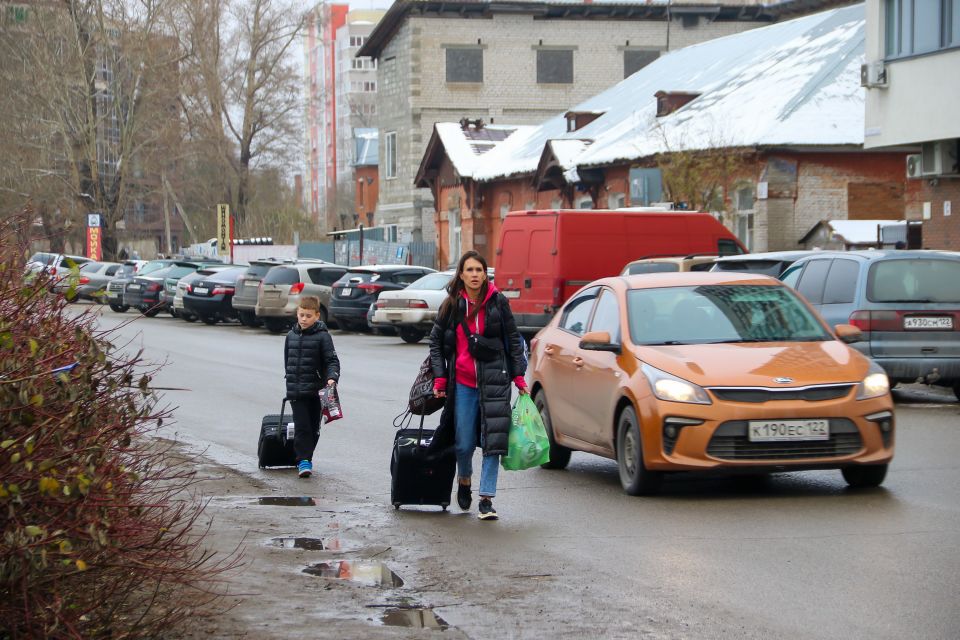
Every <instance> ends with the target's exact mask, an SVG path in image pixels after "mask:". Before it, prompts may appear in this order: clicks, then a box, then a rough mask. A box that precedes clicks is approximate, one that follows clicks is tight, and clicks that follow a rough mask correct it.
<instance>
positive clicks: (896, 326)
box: [849, 311, 903, 332]
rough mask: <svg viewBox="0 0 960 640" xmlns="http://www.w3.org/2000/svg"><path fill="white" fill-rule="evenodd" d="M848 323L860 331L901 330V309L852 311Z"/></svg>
mask: <svg viewBox="0 0 960 640" xmlns="http://www.w3.org/2000/svg"><path fill="white" fill-rule="evenodd" d="M849 322H850V324H852V325H853V326H855V327H856V328H858V329H860V331H864V332H867V331H903V312H902V311H854V312H853V313H851V314H850V320H849Z"/></svg>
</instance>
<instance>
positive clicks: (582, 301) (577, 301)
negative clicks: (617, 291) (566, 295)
mask: <svg viewBox="0 0 960 640" xmlns="http://www.w3.org/2000/svg"><path fill="white" fill-rule="evenodd" d="M599 292H600V287H592V288H590V289H587V290H586V291H584V292H583V293H581V294H580V295H578V296H576V297H574V298H573V299H571V300H570V302H568V303H567V306H566V307H564V308H563V317H562V318H560V328H561V329H564V330H566V331H569V332H570V333H572V334H574V335H578V336H582V335H583V334H584V333H585V332H586V330H587V321H588V320H590V311H592V310H593V301H594V300H595V299H596V298H597V293H599Z"/></svg>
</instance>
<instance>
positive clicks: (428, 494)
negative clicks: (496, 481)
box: [390, 416, 457, 511]
mask: <svg viewBox="0 0 960 640" xmlns="http://www.w3.org/2000/svg"><path fill="white" fill-rule="evenodd" d="M424 417H425V416H420V428H419V429H403V428H401V429H398V430H397V434H396V435H395V436H394V438H393V455H392V456H391V458H390V476H391V482H390V502H392V503H393V506H394V508H395V509H399V508H400V505H403V504H417V505H423V504H435V505H437V506H439V507H442V508H443V510H444V511H446V510H447V507H449V506H450V495H451V494H452V493H453V476H454V474H455V473H456V470H457V460H456V457H455V456H453V455H452V454H450V453H443V454H434V453H431V452H429V450H428V447H429V444H430V440H431V439H432V438H433V434H434V431H435V430H434V429H424V428H423V420H424Z"/></svg>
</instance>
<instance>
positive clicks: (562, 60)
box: [537, 49, 573, 84]
mask: <svg viewBox="0 0 960 640" xmlns="http://www.w3.org/2000/svg"><path fill="white" fill-rule="evenodd" d="M537 82H538V83H540V84H573V49H537Z"/></svg>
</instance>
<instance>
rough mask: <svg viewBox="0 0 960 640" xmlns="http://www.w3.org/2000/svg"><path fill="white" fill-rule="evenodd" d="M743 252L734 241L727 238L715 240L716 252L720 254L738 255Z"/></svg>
mask: <svg viewBox="0 0 960 640" xmlns="http://www.w3.org/2000/svg"><path fill="white" fill-rule="evenodd" d="M741 253H743V249H741V248H740V245H738V244H737V243H736V242H734V241H733V240H731V239H729V238H720V239H718V240H717V254H718V255H721V256H738V255H740V254H741Z"/></svg>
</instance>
